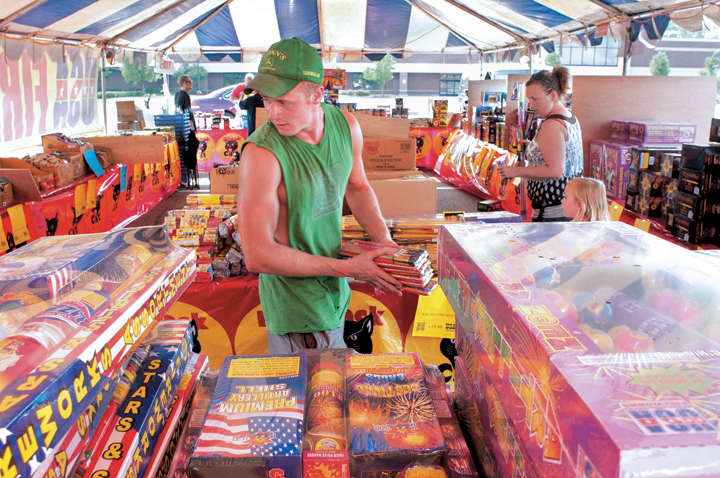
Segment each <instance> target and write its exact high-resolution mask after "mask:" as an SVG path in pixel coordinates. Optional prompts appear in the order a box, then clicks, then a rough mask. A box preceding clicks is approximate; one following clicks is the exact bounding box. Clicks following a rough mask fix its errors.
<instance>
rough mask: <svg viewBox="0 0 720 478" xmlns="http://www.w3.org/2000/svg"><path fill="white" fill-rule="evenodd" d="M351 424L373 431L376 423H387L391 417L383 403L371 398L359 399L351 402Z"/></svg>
mask: <svg viewBox="0 0 720 478" xmlns="http://www.w3.org/2000/svg"><path fill="white" fill-rule="evenodd" d="M349 408H350V424H351V425H352V426H356V427H359V428H364V429H366V430H372V428H373V427H374V426H375V424H376V423H385V422H386V421H387V419H388V416H389V415H390V413H389V411H388V410H387V408H385V407H384V406H383V403H382V402H376V401H374V400H372V399H369V398H358V399H356V400H354V401H351V402H350V407H349Z"/></svg>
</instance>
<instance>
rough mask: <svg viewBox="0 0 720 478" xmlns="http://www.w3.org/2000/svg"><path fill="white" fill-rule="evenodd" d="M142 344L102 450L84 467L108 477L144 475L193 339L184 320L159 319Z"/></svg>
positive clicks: (103, 438) (134, 477)
mask: <svg viewBox="0 0 720 478" xmlns="http://www.w3.org/2000/svg"><path fill="white" fill-rule="evenodd" d="M155 330H158V331H159V333H157V334H155V335H154V336H153V337H151V339H150V340H147V341H145V342H144V343H145V344H147V345H148V346H150V347H152V353H151V354H150V356H149V357H148V358H147V359H146V360H145V361H144V362H143V365H142V367H141V368H140V371H139V372H138V378H137V379H136V380H135V382H134V383H133V385H132V386H131V387H130V390H129V391H128V393H127V397H126V398H125V400H124V401H123V403H122V404H121V405H120V407H119V408H118V411H117V414H116V415H115V416H114V417H112V418H111V419H110V430H111V432H110V433H109V434H108V435H107V436H106V437H102V438H101V440H102V441H101V443H102V445H101V449H102V453H101V455H100V459H99V460H98V461H96V462H95V463H93V466H92V469H90V470H88V471H87V472H88V473H89V474H90V476H93V475H94V476H100V475H102V476H105V477H106V478H113V477H127V478H138V477H140V478H142V477H143V476H145V468H146V467H147V466H148V464H149V463H150V460H151V458H152V455H153V451H154V449H155V444H156V443H157V441H158V437H159V436H160V434H161V432H162V429H163V426H164V424H165V419H166V418H167V415H168V409H169V408H170V404H171V402H172V401H173V397H174V396H175V393H176V392H177V389H178V385H179V384H180V379H181V378H182V376H183V370H184V369H185V364H186V363H187V361H188V358H189V357H190V349H191V348H192V344H193V342H192V341H193V338H192V331H191V325H190V323H189V322H188V321H187V320H177V321H170V320H165V321H162V322H161V323H160V324H158V326H157V327H156V329H155Z"/></svg>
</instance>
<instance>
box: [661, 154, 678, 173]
mask: <svg viewBox="0 0 720 478" xmlns="http://www.w3.org/2000/svg"><path fill="white" fill-rule="evenodd" d="M681 164H682V155H681V154H678V153H662V154H661V155H660V174H662V175H663V176H667V177H668V178H677V177H678V176H679V175H680V166H681Z"/></svg>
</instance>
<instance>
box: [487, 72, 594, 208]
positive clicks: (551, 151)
mask: <svg viewBox="0 0 720 478" xmlns="http://www.w3.org/2000/svg"><path fill="white" fill-rule="evenodd" d="M569 88H570V72H569V71H568V70H567V68H565V67H563V66H555V67H554V68H553V71H552V73H551V72H549V71H547V70H542V71H539V72H537V73H535V74H534V75H532V76H531V77H530V79H529V80H528V82H527V83H525V94H526V97H527V98H528V106H529V107H530V109H532V110H533V111H534V112H535V117H536V118H540V119H542V120H543V122H542V124H541V126H540V129H539V131H538V133H537V135H536V137H535V138H534V139H533V140H532V141H530V142H529V143H528V144H527V153H526V157H527V161H528V166H527V167H523V166H507V165H502V166H499V167H498V171H499V173H500V175H501V176H502V177H503V178H515V177H521V178H527V179H528V182H527V192H528V198H529V199H530V201H531V202H532V208H533V215H532V220H533V222H559V221H570V219H569V218H566V217H565V215H564V214H563V211H562V205H561V201H562V198H563V196H564V193H565V185H566V184H567V182H568V181H569V180H570V179H572V178H574V177H578V176H582V174H583V150H582V133H581V131H580V123H579V122H578V120H577V118H576V117H575V115H574V114H572V113H571V112H570V111H569V110H568V109H567V108H566V107H565V96H566V95H567V93H568V90H569Z"/></svg>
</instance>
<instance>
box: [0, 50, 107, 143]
mask: <svg viewBox="0 0 720 478" xmlns="http://www.w3.org/2000/svg"><path fill="white" fill-rule="evenodd" d="M99 61H100V50H93V49H90V48H75V47H70V46H62V45H54V44H40V43H35V42H30V41H13V40H7V39H5V40H3V41H2V42H0V104H1V105H2V113H0V114H1V115H2V123H0V152H8V151H14V150H17V149H21V148H26V147H29V146H36V145H38V144H40V136H41V135H43V134H48V133H54V132H58V131H59V132H62V133H64V134H66V135H68V136H73V135H77V134H81V133H89V132H93V131H100V130H101V129H102V125H101V123H100V119H99V118H98V114H97V79H98V62H99Z"/></svg>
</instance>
